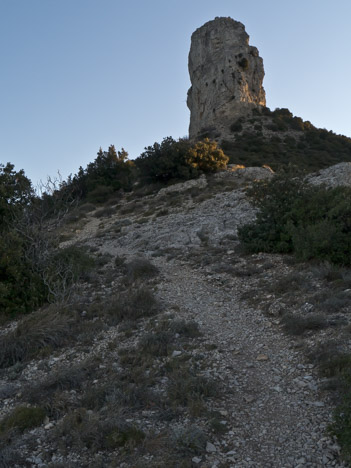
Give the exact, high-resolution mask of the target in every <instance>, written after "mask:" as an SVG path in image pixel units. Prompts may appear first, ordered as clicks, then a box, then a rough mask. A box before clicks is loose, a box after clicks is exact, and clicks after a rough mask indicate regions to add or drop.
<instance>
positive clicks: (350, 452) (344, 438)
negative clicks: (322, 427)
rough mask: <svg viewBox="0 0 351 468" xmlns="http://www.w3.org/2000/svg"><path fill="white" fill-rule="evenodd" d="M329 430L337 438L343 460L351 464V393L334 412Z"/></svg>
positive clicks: (346, 395) (348, 393) (345, 396)
mask: <svg viewBox="0 0 351 468" xmlns="http://www.w3.org/2000/svg"><path fill="white" fill-rule="evenodd" d="M348 386H349V384H348ZM329 430H330V432H331V433H332V435H334V436H336V438H337V440H338V443H339V444H340V446H341V450H342V455H343V458H344V459H345V460H346V461H348V462H351V392H347V393H346V394H345V395H344V397H343V401H342V403H341V404H340V405H338V406H337V408H336V410H335V411H334V421H333V423H332V424H331V425H330V427H329Z"/></svg>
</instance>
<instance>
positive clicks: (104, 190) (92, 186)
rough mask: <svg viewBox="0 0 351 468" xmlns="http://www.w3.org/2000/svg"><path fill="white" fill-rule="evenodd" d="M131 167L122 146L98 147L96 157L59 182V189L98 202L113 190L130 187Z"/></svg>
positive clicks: (131, 163)
mask: <svg viewBox="0 0 351 468" xmlns="http://www.w3.org/2000/svg"><path fill="white" fill-rule="evenodd" d="M133 167H134V163H133V162H132V161H129V160H128V153H127V152H126V151H125V150H124V149H123V148H122V149H121V151H116V148H115V147H114V145H111V146H110V147H109V148H108V151H102V149H101V148H100V150H99V152H98V154H97V157H96V159H95V160H94V161H93V162H91V163H89V164H88V166H87V167H86V169H83V168H82V167H80V168H79V171H78V173H77V174H76V175H75V176H73V177H72V176H70V177H69V178H68V179H67V181H66V182H64V183H63V184H61V189H60V190H61V191H63V190H71V191H72V193H73V195H74V197H75V198H83V199H85V198H87V200H88V201H90V202H92V203H100V202H102V201H105V200H106V198H107V197H108V196H109V195H111V194H112V193H113V192H116V191H118V190H120V189H124V190H130V189H131V187H132V184H133V182H134V174H133Z"/></svg>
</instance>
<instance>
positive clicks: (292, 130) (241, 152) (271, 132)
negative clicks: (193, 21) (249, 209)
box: [222, 108, 351, 172]
mask: <svg viewBox="0 0 351 468" xmlns="http://www.w3.org/2000/svg"><path fill="white" fill-rule="evenodd" d="M247 123H248V122H247V120H245V119H244V118H240V119H238V120H237V121H236V122H233V124H232V125H231V127H230V130H231V131H232V132H233V134H234V135H235V140H234V141H233V140H227V141H224V142H223V143H222V149H223V151H224V152H225V154H227V155H228V156H229V158H230V163H234V164H244V165H245V166H262V164H263V163H264V164H267V165H269V166H270V167H271V168H272V169H273V170H278V169H281V168H283V167H286V166H287V165H288V164H294V165H296V166H298V167H300V168H301V169H304V170H306V171H308V172H312V171H318V170H320V169H323V168H326V167H328V166H332V165H333V164H337V163H339V162H343V161H351V139H350V138H347V137H345V136H341V135H336V134H335V133H333V132H332V131H328V130H326V129H320V128H316V127H314V126H313V125H312V124H311V122H308V121H305V122H304V121H303V120H302V119H301V118H299V117H294V116H293V115H292V113H291V112H290V111H289V110H288V109H276V110H275V111H271V110H270V109H268V108H265V109H263V111H262V114H261V113H260V112H259V111H258V112H257V115H255V116H254V117H253V118H252V119H250V121H249V123H250V125H249V126H246V127H245V129H244V126H245V125H247ZM262 126H263V129H262Z"/></svg>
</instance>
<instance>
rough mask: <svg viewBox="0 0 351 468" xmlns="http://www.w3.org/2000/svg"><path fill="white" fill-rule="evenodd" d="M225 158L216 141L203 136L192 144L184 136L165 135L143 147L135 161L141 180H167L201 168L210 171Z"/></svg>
mask: <svg viewBox="0 0 351 468" xmlns="http://www.w3.org/2000/svg"><path fill="white" fill-rule="evenodd" d="M227 162H228V158H227V156H225V155H224V153H223V151H222V150H221V149H219V148H218V147H217V143H216V142H214V141H210V140H209V139H208V138H205V139H204V140H203V141H199V142H197V143H196V144H194V145H192V144H191V143H190V142H189V141H188V140H182V139H180V140H178V141H176V140H173V138H172V137H168V138H165V139H164V140H163V141H162V143H161V144H159V143H154V145H153V146H149V147H148V148H146V149H145V152H144V153H142V154H141V155H140V156H139V158H137V159H136V160H135V165H136V166H137V168H138V169H139V175H140V178H141V180H142V181H143V182H146V183H150V182H163V183H165V182H169V181H171V180H188V179H192V178H194V177H197V176H198V175H199V174H201V172H214V171H216V170H218V169H222V168H224V167H225V166H226V164H227Z"/></svg>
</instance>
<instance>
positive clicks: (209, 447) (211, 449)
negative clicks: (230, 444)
mask: <svg viewBox="0 0 351 468" xmlns="http://www.w3.org/2000/svg"><path fill="white" fill-rule="evenodd" d="M206 452H209V453H213V452H217V449H216V447H215V446H214V445H213V444H212V443H211V442H207V444H206Z"/></svg>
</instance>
